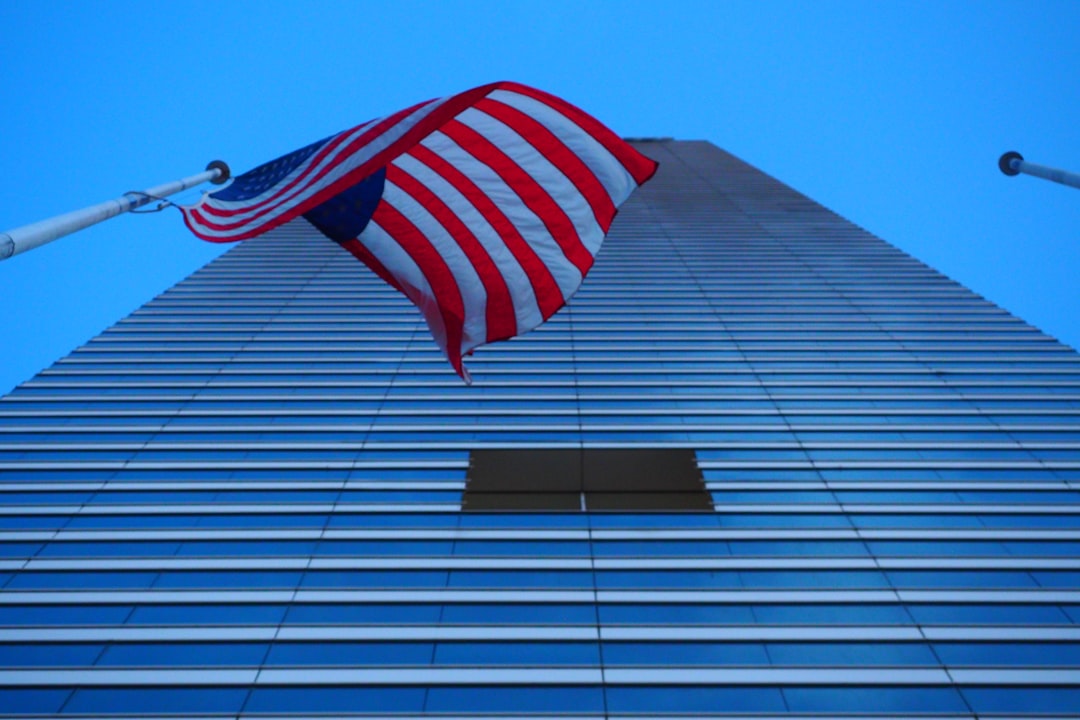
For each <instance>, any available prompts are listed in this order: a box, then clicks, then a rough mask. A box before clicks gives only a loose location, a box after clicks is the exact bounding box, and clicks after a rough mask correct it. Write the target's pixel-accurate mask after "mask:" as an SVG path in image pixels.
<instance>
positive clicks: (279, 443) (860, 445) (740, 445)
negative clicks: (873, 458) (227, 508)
mask: <svg viewBox="0 0 1080 720" xmlns="http://www.w3.org/2000/svg"><path fill="white" fill-rule="evenodd" d="M717 428H720V429H724V428H723V426H721V425H691V424H688V425H662V424H657V425H653V424H646V423H640V424H633V425H616V424H612V425H605V424H599V423H598V424H595V425H588V426H585V428H582V426H581V425H573V426H571V425H569V424H567V425H549V424H530V425H527V426H525V425H522V426H515V425H508V424H505V423H504V424H493V425H480V424H476V425H470V426H468V428H467V429H465V430H456V431H450V430H447V428H446V427H445V426H440V425H438V424H432V425H423V424H416V425H382V424H373V425H370V426H361V427H360V428H359V429H355V430H354V429H352V428H339V429H338V431H337V432H338V433H342V432H355V433H357V434H360V433H366V432H367V431H368V430H369V429H370V430H371V431H376V432H401V433H419V432H431V433H437V432H440V431H441V432H446V433H447V434H452V433H454V432H463V431H464V432H489V433H497V432H499V431H503V432H508V433H510V432H520V431H523V430H527V431H536V432H568V433H569V432H579V431H581V430H582V429H587V430H591V431H597V432H599V431H609V432H644V431H653V432H659V431H665V432H677V431H682V432H699V431H708V430H716V429H717ZM51 430H52V431H53V432H56V433H65V434H66V433H68V432H70V431H69V430H67V429H57V428H52V429H51ZM144 432H145V431H144ZM186 432H188V433H191V432H192V430H191V428H187V429H186ZM233 432H248V431H245V430H244V428H234V429H233ZM267 432H275V431H267ZM5 440H7V438H5V437H3V435H0V451H4V450H8V451H10V450H15V451H23V452H25V451H31V450H48V451H55V452H75V451H87V450H90V451H102V452H104V451H141V452H145V451H169V450H190V451H192V452H196V451H200V450H258V451H264V452H288V451H305V450H356V451H359V450H362V449H364V448H365V447H367V443H366V442H365V441H364V440H363V439H360V440H356V441H352V442H343V441H340V440H336V441H322V442H292V441H284V440H269V439H267V440H259V441H248V440H245V441H228V440H215V441H210V442H200V441H195V440H192V441H175V442H169V441H168V440H165V441H160V440H157V439H156V438H155V439H150V440H145V441H140V442H110V441H107V440H103V441H100V442H70V441H65V440H60V441H56V442H26V441H20V440H18V439H17V438H16V439H14V440H11V441H9V442H5ZM480 444H481V445H484V444H486V443H480ZM640 446H641V443H640V442H639V443H638V447H640ZM700 446H701V447H702V449H709V450H808V451H813V450H881V451H887V450H968V451H983V450H985V451H992V450H1014V451H1023V450H1080V442H1042V441H1027V442H1025V441H1021V440H1018V441H1014V442H1000V441H988V442H926V441H919V440H912V441H909V442H894V441H881V442H850V441H849V442H816V441H805V440H790V441H771V442H770V441H754V442H739V441H725V440H719V441H712V442H703V443H701V444H700ZM715 462H718V461H713V460H703V461H701V465H702V468H705V467H706V466H707V465H706V463H715ZM815 462H821V461H815Z"/></svg>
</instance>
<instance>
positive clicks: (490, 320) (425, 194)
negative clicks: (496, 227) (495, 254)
mask: <svg viewBox="0 0 1080 720" xmlns="http://www.w3.org/2000/svg"><path fill="white" fill-rule="evenodd" d="M386 181H387V182H389V183H393V184H394V185H397V186H398V188H400V189H401V190H402V191H403V192H405V193H407V194H408V195H411V196H412V197H413V199H414V200H416V201H417V202H418V203H420V204H421V205H423V206H424V209H425V210H427V211H428V212H430V213H431V214H432V216H434V218H435V219H436V220H437V221H438V222H439V224H440V225H442V226H443V228H445V229H446V232H447V233H449V234H450V236H451V237H452V238H453V239H454V241H455V242H456V243H457V244H458V247H460V248H461V250H462V252H464V253H465V257H467V258H468V260H469V262H470V263H471V264H472V266H473V269H474V270H475V271H476V274H477V275H479V276H480V282H482V283H483V285H484V291H485V293H486V295H487V302H486V305H485V308H486V309H485V322H486V324H487V333H486V336H485V340H486V342H495V341H496V340H503V339H505V338H510V337H514V336H515V335H517V334H518V327H517V318H516V316H515V314H514V301H513V299H512V298H511V297H510V290H509V288H507V286H506V280H505V278H503V276H502V273H501V272H499V268H498V267H496V265H495V262H494V261H493V260H492V259H491V256H490V255H488V252H487V250H485V249H484V246H483V245H481V244H480V241H479V240H477V239H476V236H475V235H473V233H472V232H471V231H470V230H469V228H468V227H467V226H466V225H465V223H463V222H462V221H461V218H459V217H458V216H457V215H456V214H454V211H453V210H451V209H450V208H449V207H448V206H447V205H446V203H445V202H443V201H442V199H440V198H439V197H438V196H437V195H436V194H435V193H433V192H432V191H431V190H430V189H429V188H428V187H426V186H425V185H424V184H423V183H421V182H420V181H419V180H417V179H416V178H414V177H413V176H412V175H409V174H408V173H407V172H405V171H404V170H402V169H401V168H399V167H398V166H396V165H393V164H391V165H390V166H389V167H388V168H387V169H386Z"/></svg>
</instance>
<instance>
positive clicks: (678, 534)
mask: <svg viewBox="0 0 1080 720" xmlns="http://www.w3.org/2000/svg"><path fill="white" fill-rule="evenodd" d="M411 507H412V506H410V509H409V510H407V511H406V512H409V513H412V512H413V510H412V509H411ZM278 512H281V511H278ZM324 512H325V511H324ZM43 514H44V513H43ZM88 514H89V513H88ZM99 514H100V513H93V515H95V516H96V515H99ZM160 514H161V515H166V516H167V515H170V514H172V513H169V512H164V513H160ZM182 514H185V515H187V514H188V513H182ZM102 539H108V540H123V541H138V540H202V539H208V540H309V539H316V540H317V539H324V540H552V541H554V540H581V541H588V540H595V541H616V540H633V541H651V540H701V541H710V540H718V541H722V540H793V541H805V542H809V541H816V540H822V541H826V540H912V541H927V540H970V541H977V542H997V541H1004V540H1044V541H1077V540H1080V529H1076V530H1074V529H1057V528H1050V529H1038V530H1012V529H1003V528H979V529H971V528H965V529H961V530H957V529H913V528H904V529H900V530H882V529H856V528H834V529H827V530H820V529H813V528H803V529H797V530H789V529H781V528H765V529H705V530H677V529H635V530H599V529H594V530H584V529H582V530H546V529H532V528H529V529H513V530H507V529H498V530H489V529H468V528H452V529H445V530H430V529H425V528H417V529H412V528H410V529H407V530H395V529H382V528H380V529H336V528H325V529H321V528H320V529H300V530H297V529H261V530H217V529H210V528H207V529H197V530H196V529H184V530H14V531H6V532H0V541H3V542H31V541H33V542H36V541H43V540H53V541H57V542H63V541H68V542H85V541H91V540H102Z"/></svg>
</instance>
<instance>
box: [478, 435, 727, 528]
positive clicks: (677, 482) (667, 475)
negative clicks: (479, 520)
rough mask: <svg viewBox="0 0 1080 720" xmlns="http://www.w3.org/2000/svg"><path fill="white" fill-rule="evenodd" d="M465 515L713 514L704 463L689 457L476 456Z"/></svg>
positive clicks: (607, 452) (619, 453) (610, 452)
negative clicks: (558, 512)
mask: <svg viewBox="0 0 1080 720" xmlns="http://www.w3.org/2000/svg"><path fill="white" fill-rule="evenodd" d="M462 509H463V510H465V511H485V510H564V511H565V510H634V511H644V512H652V511H670V510H688V511H699V512H701V511H712V510H713V504H712V499H711V497H710V495H709V493H708V492H707V491H706V490H705V485H704V481H703V480H702V476H701V471H700V469H699V468H698V464H697V458H696V457H695V455H694V452H693V451H692V450H685V449H678V448H676V449H671V448H664V449H655V448H653V449H636V448H635V449H603V450H596V449H593V450H577V449H557V450H551V449H524V448H523V449H513V450H476V451H473V452H472V454H471V455H470V458H469V472H468V476H467V478H466V486H465V495H464V498H463V500H462Z"/></svg>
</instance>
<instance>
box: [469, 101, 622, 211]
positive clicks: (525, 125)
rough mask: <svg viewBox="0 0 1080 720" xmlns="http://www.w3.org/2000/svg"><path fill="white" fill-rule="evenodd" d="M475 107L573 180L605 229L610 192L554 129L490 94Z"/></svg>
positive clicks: (611, 209)
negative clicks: (513, 132) (523, 140)
mask: <svg viewBox="0 0 1080 720" xmlns="http://www.w3.org/2000/svg"><path fill="white" fill-rule="evenodd" d="M475 107H476V109H477V110H480V111H482V112H485V113H487V114H488V115H490V116H491V117H493V118H495V119H496V120H500V121H502V122H503V123H505V124H506V125H508V126H509V127H511V128H513V129H514V131H515V132H517V133H518V134H519V135H521V137H523V138H525V140H526V141H527V142H528V143H529V144H530V145H532V146H533V147H534V148H536V150H537V152H539V153H540V154H541V155H543V156H544V157H545V158H546V159H547V161H548V162H550V163H551V164H552V165H554V166H555V167H556V168H558V170H559V172H561V173H562V174H563V175H565V176H566V179H567V180H569V181H570V182H571V183H573V185H574V187H576V188H577V189H578V192H580V193H581V195H582V197H584V198H585V200H586V201H587V202H588V203H589V207H591V208H592V211H593V215H594V216H595V217H596V222H597V223H598V224H599V225H600V227H601V228H603V230H604V232H607V230H608V228H609V227H610V226H611V221H612V219H613V218H614V217H615V203H613V202H612V201H611V196H610V195H608V192H607V189H605V188H604V185H603V183H601V182H600V179H599V178H598V177H596V175H595V174H593V171H592V170H590V169H589V166H588V165H586V164H585V163H584V161H582V159H581V158H580V157H579V156H578V155H577V153H575V152H573V151H572V150H571V149H570V148H568V147H566V145H564V144H563V142H562V140H560V139H559V138H558V137H557V136H556V135H555V133H553V132H551V131H550V130H548V129H547V128H546V127H544V126H543V125H542V124H541V123H540V122H539V121H538V120H536V119H535V118H532V117H530V116H529V115H527V114H526V113H523V112H522V111H521V110H518V109H517V108H515V107H511V106H510V105H506V104H505V103H501V102H498V101H497V100H492V99H491V98H484V99H483V100H480V101H479V102H478V103H476V105H475Z"/></svg>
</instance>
